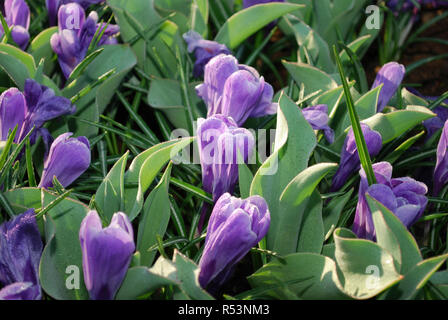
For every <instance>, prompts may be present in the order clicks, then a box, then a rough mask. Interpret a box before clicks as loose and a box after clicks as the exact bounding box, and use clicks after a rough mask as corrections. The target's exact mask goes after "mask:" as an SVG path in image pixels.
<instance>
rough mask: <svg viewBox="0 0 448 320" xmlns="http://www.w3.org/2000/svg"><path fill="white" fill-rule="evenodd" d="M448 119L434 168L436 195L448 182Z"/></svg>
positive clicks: (438, 147)
mask: <svg viewBox="0 0 448 320" xmlns="http://www.w3.org/2000/svg"><path fill="white" fill-rule="evenodd" d="M447 148H448V120H447V121H446V122H445V125H444V126H443V130H442V135H441V137H440V140H439V144H438V145H437V162H436V166H435V169H434V187H433V193H434V195H438V194H439V193H440V191H442V189H443V187H444V186H445V185H446V184H447V182H448V156H447Z"/></svg>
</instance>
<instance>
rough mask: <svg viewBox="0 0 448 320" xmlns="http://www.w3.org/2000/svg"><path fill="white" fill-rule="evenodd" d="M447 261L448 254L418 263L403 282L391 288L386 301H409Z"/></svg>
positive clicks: (405, 276)
mask: <svg viewBox="0 0 448 320" xmlns="http://www.w3.org/2000/svg"><path fill="white" fill-rule="evenodd" d="M446 259H448V254H445V255H442V256H437V257H433V258H430V259H426V260H424V261H421V262H419V263H418V264H417V265H416V266H415V267H414V268H412V269H411V270H410V271H409V272H407V273H406V274H405V275H404V278H403V280H401V281H400V283H399V284H398V285H397V286H395V287H394V288H392V289H391V290H390V292H389V293H388V294H387V296H386V298H387V299H400V300H411V299H413V298H414V297H415V296H416V295H417V293H418V292H419V291H420V289H422V288H423V287H424V286H425V284H426V283H427V282H428V280H429V279H430V278H431V276H432V275H433V274H434V273H435V272H436V271H437V270H438V269H439V268H440V267H441V266H442V265H443V263H444V262H445V261H446Z"/></svg>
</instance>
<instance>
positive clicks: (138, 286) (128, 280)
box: [115, 267, 178, 300]
mask: <svg viewBox="0 0 448 320" xmlns="http://www.w3.org/2000/svg"><path fill="white" fill-rule="evenodd" d="M175 284H178V283H177V282H176V281H173V280H172V279H169V278H166V277H163V276H161V275H158V274H155V273H153V272H152V271H151V269H148V268H146V267H133V268H130V269H129V270H128V272H127V273H126V277H125V278H124V280H123V283H122V284H121V287H120V290H118V292H117V295H116V297H115V299H116V300H137V299H139V298H140V297H142V296H144V295H146V294H148V293H151V292H152V291H154V290H156V289H158V288H160V287H163V286H166V285H175Z"/></svg>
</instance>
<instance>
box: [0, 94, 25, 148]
mask: <svg viewBox="0 0 448 320" xmlns="http://www.w3.org/2000/svg"><path fill="white" fill-rule="evenodd" d="M25 115H26V101H25V97H24V95H23V94H22V93H21V92H20V91H19V90H18V89H17V88H11V89H8V90H6V91H5V92H3V93H2V94H1V95H0V141H5V140H7V139H8V132H9V131H10V130H11V131H12V130H14V128H15V126H16V125H17V126H18V129H17V134H16V138H15V140H14V141H15V142H17V141H18V138H19V134H20V131H21V129H22V126H23V122H24V120H25Z"/></svg>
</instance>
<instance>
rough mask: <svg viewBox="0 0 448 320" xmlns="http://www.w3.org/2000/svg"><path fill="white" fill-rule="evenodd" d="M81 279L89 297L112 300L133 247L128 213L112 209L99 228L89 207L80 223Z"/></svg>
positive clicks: (97, 221)
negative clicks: (108, 217) (107, 224)
mask: <svg viewBox="0 0 448 320" xmlns="http://www.w3.org/2000/svg"><path fill="white" fill-rule="evenodd" d="M79 240H80V242H81V249H82V267H83V271H84V282H85V284H86V288H87V290H88V291H89V295H90V299H92V300H112V299H114V297H115V295H116V293H117V291H118V289H119V288H120V286H121V283H122V282H123V279H124V277H125V275H126V271H127V269H128V266H129V263H130V261H131V258H132V253H133V252H134V250H135V244H134V232H133V230H132V225H131V223H130V222H129V219H128V217H127V216H126V215H125V214H124V213H122V212H118V213H115V214H114V215H113V217H112V221H111V223H110V225H109V226H108V227H106V228H104V229H103V227H102V225H101V220H100V217H99V216H98V213H97V212H96V211H90V212H89V213H88V214H87V216H86V217H85V218H84V220H83V221H82V223H81V228H80V230H79Z"/></svg>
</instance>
